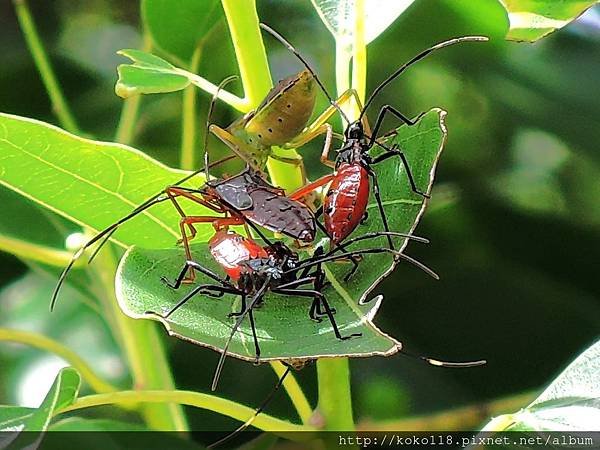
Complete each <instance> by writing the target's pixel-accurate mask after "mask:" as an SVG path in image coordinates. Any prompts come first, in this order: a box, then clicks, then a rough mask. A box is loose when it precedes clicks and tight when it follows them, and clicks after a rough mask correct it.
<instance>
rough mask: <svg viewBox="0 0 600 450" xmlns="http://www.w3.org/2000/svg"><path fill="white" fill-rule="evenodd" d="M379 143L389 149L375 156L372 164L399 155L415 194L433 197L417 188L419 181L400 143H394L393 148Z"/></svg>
mask: <svg viewBox="0 0 600 450" xmlns="http://www.w3.org/2000/svg"><path fill="white" fill-rule="evenodd" d="M379 145H380V146H381V147H383V148H385V149H386V150H387V151H386V152H385V153H383V154H381V155H379V156H377V157H375V158H373V161H372V162H371V164H377V163H379V162H381V161H385V160H386V159H388V158H391V157H392V156H399V157H400V160H401V161H402V165H403V166H404V170H406V176H407V177H408V182H409V183H410V188H411V190H412V191H413V192H414V193H415V194H418V195H420V196H421V197H425V198H431V196H430V195H429V194H427V193H426V192H423V191H421V190H419V189H418V188H417V183H415V178H414V177H413V174H412V171H411V170H410V165H409V164H408V160H407V159H406V155H405V154H404V152H403V151H402V150H400V148H399V147H398V145H394V146H393V147H392V148H388V147H386V146H385V145H382V144H379Z"/></svg>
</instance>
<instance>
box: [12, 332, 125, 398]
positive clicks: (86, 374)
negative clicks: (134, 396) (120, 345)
mask: <svg viewBox="0 0 600 450" xmlns="http://www.w3.org/2000/svg"><path fill="white" fill-rule="evenodd" d="M0 341H5V342H16V343H19V344H24V345H29V346H31V347H35V348H38V349H40V350H45V351H47V352H50V353H52V354H54V355H56V356H58V357H60V358H62V359H64V360H65V361H66V362H68V363H69V364H70V365H71V366H73V367H74V368H75V369H77V371H78V372H79V373H80V374H81V377H82V378H83V379H84V380H85V381H86V382H87V384H89V385H90V387H91V388H92V389H93V390H94V391H96V392H97V393H99V394H103V393H108V392H114V391H116V390H117V388H116V387H115V386H113V385H111V384H110V383H108V382H107V381H104V380H103V379H102V378H101V377H100V376H99V375H98V374H96V373H95V372H94V369H92V368H91V367H90V366H89V365H88V363H86V362H85V361H84V360H83V359H82V358H81V357H80V356H79V355H78V354H77V353H75V352H74V351H72V350H70V349H68V348H67V347H65V346H64V345H62V344H61V343H60V342H57V341H55V340H53V339H50V338H47V337H46V336H43V335H41V334H38V333H30V332H28V331H21V330H12V329H9V328H0Z"/></svg>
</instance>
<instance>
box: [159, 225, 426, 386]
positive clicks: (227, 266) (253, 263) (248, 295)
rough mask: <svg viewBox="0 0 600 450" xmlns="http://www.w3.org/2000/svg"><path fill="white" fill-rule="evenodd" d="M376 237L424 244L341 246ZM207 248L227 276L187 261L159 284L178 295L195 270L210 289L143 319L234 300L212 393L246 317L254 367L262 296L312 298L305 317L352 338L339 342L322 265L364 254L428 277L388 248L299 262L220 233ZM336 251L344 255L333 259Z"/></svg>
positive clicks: (274, 248) (279, 248)
mask: <svg viewBox="0 0 600 450" xmlns="http://www.w3.org/2000/svg"><path fill="white" fill-rule="evenodd" d="M382 235H393V236H398V237H402V238H406V239H411V240H415V241H419V242H425V243H426V242H428V241H427V239H424V238H421V237H417V236H413V235H409V234H404V233H386V232H381V233H368V234H365V235H363V236H359V237H356V238H354V239H351V240H348V241H347V242H345V243H344V244H343V245H344V247H346V246H348V245H351V244H353V243H356V242H359V241H362V240H365V239H372V238H375V237H378V236H382ZM208 248H209V251H210V253H211V255H212V257H213V258H214V260H215V261H216V262H217V263H218V264H219V265H220V266H221V267H222V268H223V270H224V271H225V273H226V274H227V276H226V277H222V276H220V275H219V274H217V273H216V272H214V271H213V270H210V269H208V268H206V267H204V266H203V265H201V264H199V263H197V262H195V261H193V260H188V261H186V263H185V265H184V267H183V269H182V270H181V271H180V273H179V274H178V276H177V278H176V279H175V280H174V281H173V282H171V281H169V280H168V279H167V278H165V277H163V278H162V281H163V282H164V283H166V284H167V285H168V286H170V287H171V288H173V289H178V288H179V287H180V286H181V284H182V283H183V282H184V281H185V280H186V278H187V274H188V272H189V271H190V270H196V271H198V272H200V273H202V274H204V275H205V276H207V277H208V278H210V279H212V280H213V281H214V282H216V284H215V283H212V284H211V283H209V284H199V285H197V286H195V287H194V288H193V289H192V290H191V291H190V292H189V293H188V294H186V295H185V296H184V297H183V298H182V299H181V300H180V301H179V302H178V303H177V304H175V305H174V306H173V307H172V308H170V309H169V310H168V311H167V312H165V313H164V314H158V313H157V312H155V311H148V313H152V314H157V315H160V316H161V317H162V318H163V319H167V318H169V317H170V316H171V315H172V314H173V313H174V312H175V311H177V310H178V309H179V308H181V306H183V305H184V304H185V303H187V302H188V301H189V300H190V299H191V298H193V297H194V296H196V295H199V294H203V295H206V296H208V297H222V296H223V295H225V294H233V295H237V296H239V297H240V300H241V307H240V310H239V312H234V313H231V314H229V317H237V318H238V319H237V321H236V323H235V324H234V326H233V328H232V331H231V334H230V336H229V338H228V340H227V342H226V343H225V346H224V349H223V353H222V355H221V359H220V360H219V364H218V365H217V369H216V371H215V377H214V379H213V384H212V389H213V390H214V389H216V386H217V382H218V380H219V377H220V373H221V370H222V367H223V363H224V361H225V357H226V355H227V351H228V349H229V345H230V343H231V341H232V339H233V337H234V335H235V333H236V332H237V330H238V328H239V327H240V325H241V323H242V321H243V320H244V318H245V317H246V316H248V319H249V321H250V327H251V330H252V336H253V339H254V348H255V355H256V362H257V363H258V362H259V361H260V345H259V342H258V338H257V334H256V326H255V320H254V312H253V311H254V309H256V308H257V307H259V306H260V305H261V304H262V303H263V302H264V299H265V295H266V294H267V293H268V292H270V293H274V294H282V295H288V296H293V297H305V298H312V303H311V306H310V308H309V314H308V315H309V317H310V319H311V320H314V321H317V322H321V321H322V319H323V317H327V318H328V319H329V321H330V323H331V327H332V329H333V332H334V334H335V336H336V338H338V339H340V340H345V339H348V338H350V337H353V336H358V335H357V334H352V335H350V336H343V335H342V334H341V333H340V330H339V328H338V326H337V323H336V321H335V318H334V314H335V309H333V308H331V307H330V306H329V303H328V302H327V298H326V297H325V295H324V294H323V293H322V292H321V291H322V290H323V286H324V283H325V274H324V272H323V271H322V270H321V265H322V264H323V263H325V262H329V261H335V260H339V259H342V258H347V257H353V256H359V255H364V254H373V253H392V254H394V255H395V256H397V257H399V258H403V259H405V260H407V261H410V262H411V263H413V264H416V265H417V266H418V267H420V268H421V269H423V270H425V271H427V272H428V273H430V274H433V272H432V271H431V269H429V268H427V267H426V266H424V265H423V264H421V263H420V262H418V261H416V260H414V259H413V258H411V257H409V256H407V255H404V254H402V253H400V252H396V251H394V250H391V249H388V248H367V249H359V250H350V251H346V249H345V248H344V249H342V248H335V249H334V250H332V251H329V252H328V253H323V251H322V248H319V249H318V251H317V252H316V254H315V255H313V256H312V257H310V258H307V259H305V260H300V258H299V256H298V254H297V253H296V252H294V251H292V250H291V249H290V248H289V247H288V246H286V245H285V244H284V243H282V242H273V243H269V244H267V245H265V246H261V245H259V244H258V243H257V242H255V241H254V240H253V239H251V238H248V237H244V236H242V235H240V234H237V233H235V232H232V231H228V230H225V229H223V230H220V231H218V232H217V233H215V235H214V236H213V237H212V238H211V240H210V241H209V243H208ZM340 251H343V252H344V253H342V254H337V255H336V254H335V253H337V252H340ZM434 275H435V274H434Z"/></svg>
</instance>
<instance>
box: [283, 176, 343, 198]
mask: <svg viewBox="0 0 600 450" xmlns="http://www.w3.org/2000/svg"><path fill="white" fill-rule="evenodd" d="M333 177H334V175H325V176H322V177H321V178H319V179H318V180H315V181H313V182H312V183H309V184H307V185H306V186H303V187H301V188H300V189H298V190H297V191H296V192H293V193H292V194H291V195H290V196H289V198H290V199H292V200H300V199H301V198H302V197H304V196H305V195H307V194H309V193H311V192H312V191H314V190H315V189H317V188H319V187H321V186H324V185H326V184H327V183H329V182H330V181H331V180H333Z"/></svg>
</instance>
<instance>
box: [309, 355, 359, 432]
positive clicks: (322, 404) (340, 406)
mask: <svg viewBox="0 0 600 450" xmlns="http://www.w3.org/2000/svg"><path fill="white" fill-rule="evenodd" d="M317 376H318V378H319V412H320V413H321V415H322V416H323V419H324V423H325V429H326V430H330V431H352V430H354V418H353V415H352V397H351V395H350V366H349V364H348V358H324V359H320V360H318V361H317Z"/></svg>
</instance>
